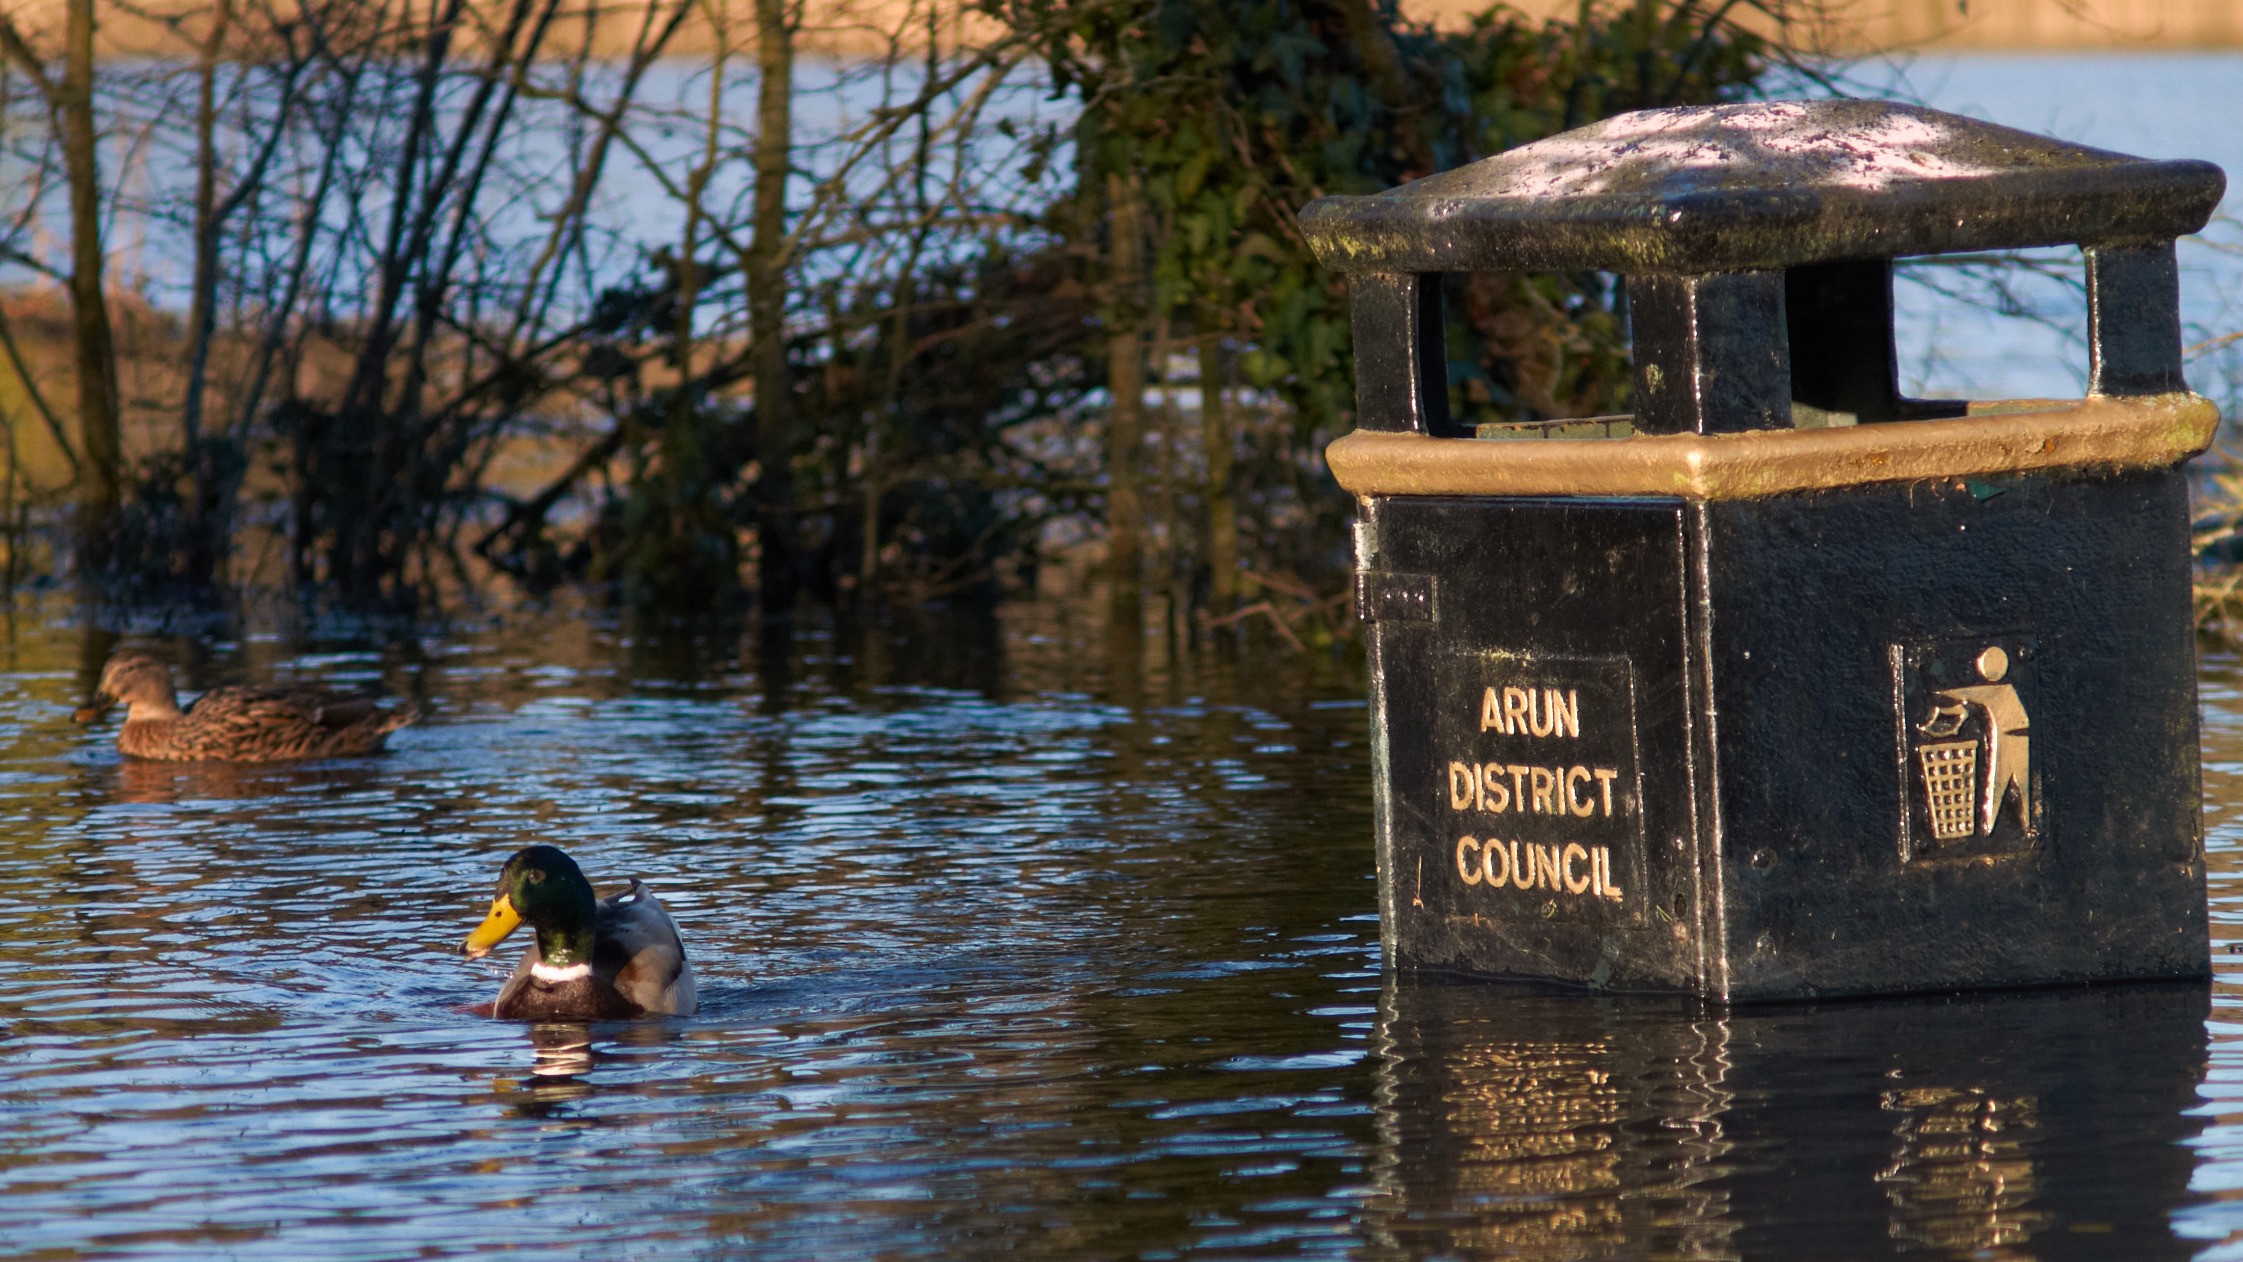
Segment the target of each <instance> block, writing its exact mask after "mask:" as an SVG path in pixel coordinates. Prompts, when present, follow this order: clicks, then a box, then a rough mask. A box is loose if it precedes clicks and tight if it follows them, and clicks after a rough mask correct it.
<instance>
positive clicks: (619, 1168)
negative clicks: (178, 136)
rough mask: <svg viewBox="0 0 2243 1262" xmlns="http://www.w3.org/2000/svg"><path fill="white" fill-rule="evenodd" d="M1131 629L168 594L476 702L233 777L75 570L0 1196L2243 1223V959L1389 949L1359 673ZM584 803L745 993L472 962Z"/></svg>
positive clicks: (257, 678) (1493, 1231) (1492, 1244)
mask: <svg viewBox="0 0 2243 1262" xmlns="http://www.w3.org/2000/svg"><path fill="white" fill-rule="evenodd" d="M255 623H256V620H254V619H250V620H247V621H245V622H244V623H243V624H242V626H243V627H253V626H254V625H255ZM1092 625H1093V624H1091V623H1089V622H1088V621H1087V620H1084V619H1083V617H1082V615H1081V613H1080V611H1079V610H1072V609H1071V608H1069V607H1065V606H1054V605H1019V606H1015V607H1011V608H1008V609H1007V610H1005V611H1003V612H1001V613H996V614H992V613H987V612H981V613H976V612H972V611H953V612H948V613H932V614H927V615H923V616H916V617H913V618H911V619H909V620H904V621H897V622H889V623H883V624H872V625H858V624H850V623H827V624H816V625H808V626H805V627H803V628H801V629H800V630H799V631H798V632H797V633H796V635H795V637H794V639H793V642H792V643H791V644H782V643H775V642H766V643H762V644H758V643H757V642H756V640H755V639H754V637H752V636H750V635H747V634H744V633H741V632H738V631H718V632H713V633H710V632H705V633H702V634H699V635H687V634H683V633H670V634H653V633H648V634H634V633H628V632H626V631H623V630H620V629H617V628H615V627H613V626H611V625H605V624H603V623H601V622H600V621H599V620H598V619H592V618H585V617H580V616H573V615H568V614H559V613H555V614H542V615H539V614H530V615H522V616H518V617H509V618H506V619H504V620H501V621H495V622H492V623H489V624H477V625H463V626H454V627H450V628H447V629H444V630H443V631H441V632H436V631H423V632H420V633H417V634H412V635H399V634H396V633H394V632H392V633H388V634H383V633H377V632H366V633H357V634H345V633H341V632H331V633H322V634H309V633H303V632H286V633H277V632H276V633H272V634H265V633H262V632H258V631H254V630H243V629H241V627H235V626H233V625H231V624H225V623H221V624H218V625H216V626H215V627H212V628H206V629H205V630H204V631H203V632H202V633H201V634H198V635H194V636H171V635H160V634H137V635H131V636H127V637H126V638H125V641H124V642H128V643H137V644H142V645H145V646H149V647H153V648H155V649H157V650H158V651H161V652H163V653H165V654H166V655H168V656H170V657H171V658H173V660H175V661H178V662H181V663H183V664H185V665H186V666H187V668H188V669H187V673H188V674H189V675H190V676H191V683H192V685H193V686H195V687H206V686H210V685H212V684H217V683H224V682H241V681H254V682H261V681H268V680H277V679H288V678H298V677H306V676H314V675H316V676H319V677H324V678H327V679H331V680H336V681H340V682H343V683H369V684H371V683H379V684H381V685H383V686H384V687H386V688H388V689H389V690H390V691H392V692H393V693H397V694H401V695H407V696H412V697H416V698H418V699H419V700H420V701H421V702H422V703H423V704H425V705H428V706H429V707H430V708H431V711H432V713H431V717H430V718H429V719H428V720H427V721H425V722H424V723H422V724H420V725H419V726H416V727H413V728H411V729H408V730H407V731H406V732H404V733H403V734H401V735H400V736H399V737H398V738H397V740H396V742H395V746H396V748H395V750H394V752H392V753H391V754H389V755H387V756H385V757H380V758H373V759H363V760H352V761H339V762H330V763H324V764H317V765H307V766H298V767H285V768H273V769H264V770H248V771H220V770H212V769H181V768H172V767H163V766H151V765H141V764H125V763H122V762H120V760H119V759H118V758H117V756H116V755H115V753H114V752H113V751H112V750H111V749H110V748H109V746H108V741H109V739H110V738H111V735H112V733H113V728H102V729H97V730H92V731H89V730H87V729H83V728H79V727H76V726H74V725H73V724H72V723H71V721H70V717H69V710H70V707H71V706H72V705H73V704H74V703H75V702H76V701H77V700H78V699H79V698H80V696H81V695H82V692H83V690H84V689H85V687H86V686H87V684H88V682H89V679H90V675H89V670H90V669H91V666H92V664H93V663H97V662H98V661H99V660H100V659H101V658H102V657H103V656H104V655H105V654H106V653H107V652H108V651H109V650H110V649H111V648H112V647H113V646H114V644H116V643H117V642H118V641H117V639H116V637H115V636H113V635H111V634H109V633H105V632H89V631H82V630H78V629H75V626H76V624H75V621H74V619H73V617H72V616H70V615H69V613H68V611H67V610H58V609H49V610H45V611H24V610H20V609H19V611H18V613H17V615H16V616H15V617H14V618H13V620H12V621H11V622H10V623H9V624H8V626H7V628H6V629H7V630H9V631H10V632H11V634H10V635H9V637H8V638H7V639H6V640H5V642H4V643H0V667H4V668H5V669H4V672H0V724H4V725H5V731H6V733H7V736H8V740H7V743H6V746H5V761H4V764H0V815H4V817H5V824H4V833H0V837H4V838H5V841H4V844H0V1016H4V1018H5V1025H4V1026H0V1241H5V1242H6V1246H5V1247H6V1248H7V1249H8V1250H11V1251H17V1252H23V1253H30V1254H40V1253H51V1254H55V1255H64V1254H94V1255H119V1254H133V1253H173V1254H186V1255H191V1256H212V1257H305V1256H319V1257H331V1258H398V1257H429V1256H469V1255H479V1254H484V1253H488V1252H491V1251H494V1250H497V1249H500V1248H509V1247H516V1248H529V1249H535V1250H538V1251H542V1252H546V1253H550V1254H555V1255H559V1256H586V1257H602V1258H606V1257H642V1256H643V1257H669V1256H702V1255H707V1256H755V1257H802V1256H810V1255H818V1256H821V1257H826V1258H834V1257H851V1256H861V1257H866V1258H908V1257H971V1256H982V1255H988V1254H995V1253H1002V1252H1007V1251H1014V1252H1019V1253H1022V1254H1024V1255H1027V1256H1035V1257H1131V1256H1135V1257H1180V1256H1185V1255H1194V1256H1224V1257H1234V1256H1235V1257H1303V1256H1325V1255H1347V1256H1367V1257H1512V1256H1516V1257H1528V1258H1572V1257H1584V1256H1589V1257H1599V1256H1610V1257H1660V1256H1664V1257H1688V1258H1698V1257H1704V1258H1721V1257H1776V1256H1782V1257H1803V1256H1826V1257H1863V1256H1872V1255H1883V1254H1886V1253H1906V1252H1910V1251H1918V1252H1920V1253H1922V1254H1924V1255H1927V1256H1956V1257H1962V1256H1979V1257H1996V1258H2028V1257H2064V1256H2076V1257H2110V1256H2120V1255H2123V1256H2129V1257H2158V1256H2176V1257H2178V1256H2188V1255H2190V1254H2192V1253H2196V1252H2199V1251H2207V1250H2208V1251H2209V1252H2210V1255H2211V1256H2232V1255H2234V1254H2237V1253H2243V1249H2235V1248H2233V1247H2231V1246H2228V1245H2226V1244H2224V1243H2223V1242H2225V1241H2227V1240H2228V1239H2229V1237H2230V1236H2231V1235H2233V1236H2234V1237H2235V1238H2236V1239H2237V1240H2239V1241H2243V1199H2236V1192H2235V1191H2234V1189H2236V1188H2237V1187H2238V1186H2239V1185H2243V1104H2239V1105H2238V1106H2236V1107H2237V1112H2236V1113H2235V1114H2233V1115H2231V1114H2230V1112H2229V1109H2230V1105H2229V1103H2228V1101H2229V1100H2230V1099H2231V1098H2232V1097H2234V1096H2235V1095H2237V1094H2238V1093H2239V1083H2243V1074H2239V1072H2238V1070H2239V1069H2243V1012H2235V1011H2231V1008H2233V1007H2234V1006H2235V1005H2236V1004H2237V1003H2238V996H2243V990H2238V989H2237V988H2236V987H2235V986H2233V985H2231V984H2230V983H2228V982H2225V981H2223V982H2222V983H2220V984H2218V985H2216V986H2215V987H2214V988H2213V989H2212V991H2211V992H2210V993H2209V995H2207V992H2206V991H2205V990H2204V989H2203V988H2201V987H2193V986H2180V987H2153V988H2117V989H2110V990H2097V991H2084V992H2082V991H2073V992H2061V993H2041V994H2026V995H2006V996H1993V997H1982V998H1969V999H1948V1000H1929V1001H1927V1000H1917V1001H1908V1002H1883V1003H1856V1004H1845V1005H1831V1006H1825V1007H1819V1008H1785V1009H1771V1010H1763V1011H1756V1012H1741V1013H1734V1014H1729V1015H1722V1014H1719V1013H1714V1012H1707V1011H1702V1010H1693V1009H1691V1008H1689V1007H1686V1006H1683V1005H1680V1004H1669V1003H1651V1002H1641V1001H1635V1002H1620V1001H1614V1000H1609V999H1605V1000H1600V999H1595V998H1589V997H1582V996H1575V995H1554V994H1537V993H1530V992H1522V991H1519V990H1516V989H1502V988H1488V987H1477V986H1469V985H1458V984H1454V983H1444V982H1440V981H1435V980H1413V979H1409V978H1397V977H1393V976H1389V975H1382V973H1381V971H1380V968H1379V963H1378V956H1377V921H1376V916H1375V911H1374V902H1373V897H1372V894H1373V874H1372V871H1371V862H1370V846H1369V827H1370V820H1369V800H1370V788H1369V771H1368V766H1367V752H1366V745H1365V741H1364V731H1363V727H1364V711H1363V709H1362V706H1361V704H1360V702H1359V700H1358V696H1359V690H1360V683H1359V680H1358V679H1357V678H1356V677H1355V676H1354V675H1353V674H1352V673H1351V670H1350V668H1348V667H1347V666H1345V665H1344V664H1335V663H1333V662H1330V661H1327V660H1324V659H1309V658H1303V657H1300V656H1292V655H1288V654H1287V653H1286V652H1285V651H1284V650H1283V649H1282V648H1275V649H1272V650H1271V652H1270V653H1269V654H1266V655H1260V656H1255V657H1252V658H1250V659H1249V664H1248V665H1244V666H1240V667H1237V668H1226V667H1224V666H1222V665H1221V664H1220V663H1216V662H1213V661H1205V662H1200V663H1198V664H1197V665H1193V664H1191V663H1188V662H1187V663H1186V664H1184V665H1182V666H1178V667H1176V668H1173V669H1169V668H1161V667H1152V668H1148V670H1147V671H1145V672H1144V673H1142V674H1141V675H1140V676H1138V677H1134V678H1133V677H1131V676H1129V675H1128V674H1126V673H1115V674H1113V675H1112V676H1111V677H1109V675H1108V673H1107V672H1105V671H1103V670H1102V669H1100V668H1098V667H1097V665H1096V663H1097V662H1098V661H1099V660H1100V659H1101V655H1100V653H1099V651H1098V650H1099V647H1100V646H1099V643H1098V641H1097V639H1096V637H1094V636H1093V635H1092V634H1091V628H1092ZM1154 648H1155V651H1154V652H1152V653H1150V654H1149V657H1150V658H1152V659H1158V658H1159V657H1160V656H1161V655H1160V654H1159V652H1158V651H1157V649H1158V646H1157V645H1156V646H1154ZM2204 681H2205V712H2206V716H2207V719H2208V720H2209V724H2208V735H2207V738H2206V757H2207V783H2208V793H2209V798H2210V810H2211V825H2212V826H2211V838H2212V840H2211V849H2212V856H2213V868H2214V874H2215V875H2214V882H2215V891H2214V894H2215V899H2216V900H2217V905H2216V908H2215V912H2216V914H2217V915H2218V916H2219V917H2220V920H2221V922H2222V929H2221V932H2222V933H2223V934H2230V933H2235V932H2236V931H2235V929H2234V927H2233V922H2234V921H2235V920H2236V918H2237V914H2238V911H2239V910H2243V897H2239V891H2238V880H2239V878H2243V860H2239V855H2238V841H2239V839H2243V694H2239V692H2238V688H2237V685H2238V683H2239V681H2243V671H2239V669H2238V667H2237V664H2236V662H2235V661H2234V660H2233V659H2231V658H2228V657H2224V656H2220V655H2217V654H2209V655H2208V658H2207V665H2206V667H2205V672H2204ZM530 841H551V842H556V843H559V844H561V845H563V846H565V847H566V848H568V849H569V850H570V851H572V852H573V853H574V854H576V855H577V856H578V857H579V858H580V859H581V860H582V861H583V863H584V865H585V867H586V868H587V869H588V871H589V872H590V873H591V874H592V876H593V877H594V879H595V881H599V882H612V881H615V880H618V879H620V878H623V877H627V876H630V875H638V876H640V877H643V878H644V879H646V880H647V881H648V882H650V883H651V884H653V885H654V886H655V887H656V888H658V889H659V890H660V891H661V893H662V896H663V897H664V899H665V900H666V901H667V903H668V904H669V906H670V907H671V909H672V910H673V912H674V913H675V915H676V917H677V919H678V920H679V922H680V924H681V925H682V927H683V929H684V931H685V933H686V935H687V938H688V941H689V943H690V945H691V948H692V951H693V955H694V960H695V963H696V966H697V968H698V970H699V971H700V974H701V977H702V986H703V994H704V997H705V1001H704V1007H703V1010H702V1012H701V1013H700V1014H699V1015H697V1016H695V1017H692V1018H689V1019H680V1020H669V1021H652V1022H644V1023H626V1024H617V1025H602V1026H596V1027H592V1028H590V1029H589V1030H586V1029H573V1028H568V1027H551V1028H529V1027H524V1026H518V1025H511V1024H507V1023H503V1022H496V1021H492V1020H489V1019H486V1018H482V1017H479V1016H476V1015H474V1014H473V1013H472V1012H471V1011H470V1010H469V1009H470V1007H471V1005H473V1004H475V1003H477V1002H481V1001H484V1000H487V999H488V998H489V997H490V996H491V994H492V993H493V992H494V990H495V987H496V985H497V982H498V980H499V977H500V973H501V969H502V966H501V965H500V964H498V963H497V962H496V961H493V962H490V963H484V964H471V963H469V962H467V961H464V960H462V959H461V958H459V957H458V956H457V955H455V954H453V953H452V948H453V946H454V945H455V944H456V943H457V942H458V940H459V939H460V937H461V936H462V935H463V934H464V933H465V932H466V930H467V929H469V928H470V927H472V926H473V924H474V923H475V921H476V920H477V919H478V917H479V912H480V909H481V906H482V904H483V903H484V902H485V901H486V900H487V898H488V896H489V889H490V884H491V880H492V878H493V876H494V874H495V871H496V869H497V866H498V864H499V862H500V861H501V860H502V859H503V858H504V856H505V855H506V854H508V853H509V852H510V851H512V850H513V849H515V848H517V847H519V846H521V845H523V844H525V843H527V842H530ZM2217 958H2218V959H2219V960H2220V961H2222V962H2223V963H2224V961H2225V960H2226V959H2227V958H2228V956H2227V955H2226V954H2225V953H2224V948H2223V950H2222V954H2220V955H2219V956H2218V957H2217ZM2238 980H2243V975H2239V976H2238ZM2121 1242H2123V1248H2121Z"/></svg>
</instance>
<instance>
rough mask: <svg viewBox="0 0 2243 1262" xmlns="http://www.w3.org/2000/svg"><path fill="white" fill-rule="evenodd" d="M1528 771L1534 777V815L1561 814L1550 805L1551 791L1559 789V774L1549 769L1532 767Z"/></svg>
mask: <svg viewBox="0 0 2243 1262" xmlns="http://www.w3.org/2000/svg"><path fill="white" fill-rule="evenodd" d="M1528 770H1529V772H1530V774H1532V775H1533V776H1534V813H1535V814H1537V815H1556V814H1558V813H1559V812H1558V811H1557V810H1556V809H1555V808H1554V807H1552V806H1551V805H1550V791H1551V790H1552V789H1555V788H1557V787H1558V777H1557V774H1556V773H1555V772H1553V771H1551V770H1550V769H1549V768H1547V767H1532V768H1529V769H1528Z"/></svg>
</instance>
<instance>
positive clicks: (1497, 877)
mask: <svg viewBox="0 0 2243 1262" xmlns="http://www.w3.org/2000/svg"><path fill="white" fill-rule="evenodd" d="M1480 873H1481V875H1483V876H1485V877H1486V878H1487V882H1488V888H1489V889H1494V890H1499V889H1502V888H1503V883H1504V882H1505V881H1508V880H1510V879H1511V856H1510V855H1509V854H1507V853H1505V851H1504V849H1503V843H1502V842H1500V841H1497V840H1496V839H1495V838H1493V837H1490V838H1488V841H1487V845H1486V847H1484V848H1483V849H1482V850H1481V851H1480Z"/></svg>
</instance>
